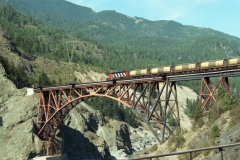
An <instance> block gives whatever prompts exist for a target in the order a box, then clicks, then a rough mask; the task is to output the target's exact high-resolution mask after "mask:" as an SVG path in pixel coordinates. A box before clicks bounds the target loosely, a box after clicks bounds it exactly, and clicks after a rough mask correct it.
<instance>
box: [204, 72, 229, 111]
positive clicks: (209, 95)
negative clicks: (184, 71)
mask: <svg viewBox="0 0 240 160" xmlns="http://www.w3.org/2000/svg"><path fill="white" fill-rule="evenodd" d="M219 87H222V88H223V89H225V90H226V92H227V93H228V94H230V87H229V81H228V77H222V76H221V77H220V78H219V80H218V82H217V84H216V85H214V84H213V83H212V82H211V81H210V78H209V77H203V78H202V81H201V90H200V99H199V105H200V107H201V109H202V110H204V109H206V110H208V108H207V107H208V106H209V105H210V104H211V102H212V101H213V100H214V101H216V98H215V97H216V95H217V93H216V91H217V89H218V88H219Z"/></svg>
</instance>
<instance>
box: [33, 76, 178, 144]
mask: <svg viewBox="0 0 240 160" xmlns="http://www.w3.org/2000/svg"><path fill="white" fill-rule="evenodd" d="M95 96H102V97H108V98H111V99H114V100H117V101H119V102H120V103H122V104H123V105H124V106H127V107H129V108H131V109H132V110H133V111H134V112H135V113H136V114H137V115H138V116H140V117H141V119H142V120H143V121H144V122H145V123H146V124H147V125H148V127H149V129H150V130H151V131H152V133H153V134H154V136H155V137H156V139H157V141H158V142H159V143H161V142H162V141H164V140H165V136H168V135H169V134H171V133H172V129H171V128H170V127H169V126H168V125H167V123H168V121H167V119H168V117H169V116H170V114H172V116H173V117H174V119H175V120H176V124H177V125H176V126H179V125H180V119H179V109H178V101H177V90H176V83H175V82H169V81H168V80H165V81H163V80H161V81H160V80H155V81H143V82H128V83H117V82H114V83H112V84H100V83H99V84H95V85H92V86H89V85H86V86H77V85H72V87H69V88H64V87H61V86H60V87H59V88H58V87H54V89H48V90H43V89H41V90H39V105H38V116H37V123H36V128H37V134H38V136H39V137H40V138H41V139H43V140H49V139H52V138H54V136H55V133H56V131H57V129H58V128H59V126H60V125H61V123H62V122H63V119H64V118H65V116H66V115H67V114H68V112H69V111H70V110H71V109H72V108H73V107H75V106H76V105H77V104H78V103H79V102H82V101H84V100H86V99H88V98H91V97H95Z"/></svg>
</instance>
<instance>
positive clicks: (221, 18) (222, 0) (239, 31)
mask: <svg viewBox="0 0 240 160" xmlns="http://www.w3.org/2000/svg"><path fill="white" fill-rule="evenodd" d="M67 1H70V2H72V3H75V4H78V5H81V6H85V7H89V8H91V9H93V10H94V11H95V12H99V11H103V10H115V11H116V12H119V13H122V14H125V15H128V16H131V17H135V16H137V17H142V18H145V19H148V20H152V21H156V20H173V21H176V22H179V23H181V24H183V25H192V26H195V27H203V28H211V29H214V30H217V31H221V32H223V33H226V34H229V35H232V36H236V37H238V38H240V0H67Z"/></svg>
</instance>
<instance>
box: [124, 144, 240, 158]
mask: <svg viewBox="0 0 240 160" xmlns="http://www.w3.org/2000/svg"><path fill="white" fill-rule="evenodd" d="M238 145H240V143H233V144H227V145H220V146H212V147H206V148H198V149H192V150H187V151H179V152H173V153H164V154H157V155H153V156H146V157H137V158H129V159H128V160H139V159H141V160H143V159H144V160H152V159H153V158H158V157H167V156H174V155H180V154H190V160H192V159H193V156H192V153H194V152H199V151H205V150H214V149H217V150H218V151H219V152H220V160H223V151H224V148H227V147H234V146H238Z"/></svg>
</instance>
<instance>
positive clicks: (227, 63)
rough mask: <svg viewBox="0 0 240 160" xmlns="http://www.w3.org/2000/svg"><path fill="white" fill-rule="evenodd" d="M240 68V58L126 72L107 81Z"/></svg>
mask: <svg viewBox="0 0 240 160" xmlns="http://www.w3.org/2000/svg"><path fill="white" fill-rule="evenodd" d="M237 67H240V57H238V58H230V59H222V60H214V61H207V62H196V63H190V64H181V65H175V66H163V67H157V68H146V69H137V70H131V71H129V70H126V71H122V72H113V73H108V76H107V80H116V79H130V78H138V77H147V76H167V75H173V74H183V73H184V74H185V73H199V72H208V71H212V70H225V69H233V68H237Z"/></svg>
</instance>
